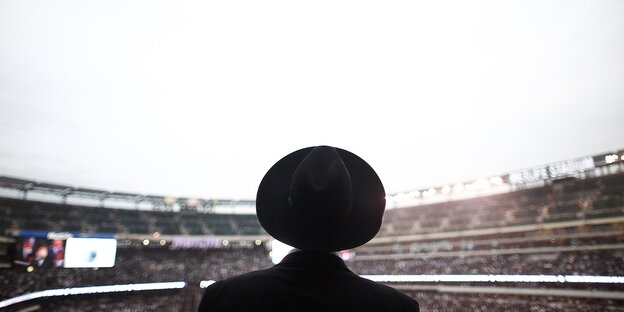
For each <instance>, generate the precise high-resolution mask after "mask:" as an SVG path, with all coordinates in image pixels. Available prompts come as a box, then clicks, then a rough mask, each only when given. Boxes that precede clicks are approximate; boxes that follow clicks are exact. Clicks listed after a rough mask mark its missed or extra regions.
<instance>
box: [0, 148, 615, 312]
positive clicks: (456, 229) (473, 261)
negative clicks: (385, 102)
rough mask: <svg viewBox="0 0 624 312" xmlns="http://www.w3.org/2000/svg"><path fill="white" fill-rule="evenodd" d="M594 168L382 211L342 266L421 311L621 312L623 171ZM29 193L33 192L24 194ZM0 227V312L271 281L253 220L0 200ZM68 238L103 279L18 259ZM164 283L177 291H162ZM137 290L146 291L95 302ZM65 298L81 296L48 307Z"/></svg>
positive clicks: (141, 299)
mask: <svg viewBox="0 0 624 312" xmlns="http://www.w3.org/2000/svg"><path fill="white" fill-rule="evenodd" d="M609 155H611V154H609ZM603 156H604V155H603ZM601 157H602V156H601ZM601 157H594V160H595V161H594V162H593V164H594V165H593V166H591V167H583V166H586V165H587V162H585V163H583V166H580V165H579V166H580V167H579V166H576V167H575V166H573V165H569V166H568V167H570V168H572V167H574V168H577V169H578V168H581V169H579V170H576V169H575V170H573V171H570V172H568V174H567V175H565V176H561V175H559V176H556V178H554V179H547V180H544V181H541V182H540V181H536V180H535V179H534V178H532V177H534V175H533V174H527V172H529V171H527V170H525V171H519V172H516V173H515V175H512V174H510V175H505V176H502V178H500V180H497V179H494V180H492V181H495V182H496V181H498V182H501V183H494V184H507V185H508V186H510V187H508V188H507V189H506V190H505V191H504V192H486V191H484V190H479V192H478V193H479V194H477V195H476V196H465V197H462V198H457V197H455V198H453V197H452V196H447V197H442V196H441V195H443V194H445V193H444V192H443V191H441V190H444V188H443V187H438V188H435V189H436V190H437V192H436V194H437V195H436V196H437V197H436V196H433V197H431V196H430V194H431V193H432V192H431V193H426V194H425V195H423V192H421V191H418V192H417V193H418V195H417V196H419V197H418V198H417V199H416V200H415V201H414V200H412V201H407V202H409V204H408V205H405V204H402V205H399V206H401V208H396V209H387V210H386V214H385V216H384V221H383V224H382V228H381V230H380V232H379V234H378V235H377V237H375V238H374V239H373V240H371V241H370V242H368V243H367V244H366V245H364V246H361V247H358V248H356V249H353V250H349V251H344V252H342V253H341V256H342V257H343V259H345V261H346V264H347V266H348V267H349V268H350V269H351V270H353V271H354V272H355V273H357V274H360V275H363V276H366V277H367V278H371V279H373V280H377V281H380V282H384V283H388V284H389V285H391V286H393V287H396V288H398V289H400V290H401V291H403V292H405V293H406V294H408V295H410V296H412V297H414V298H416V299H417V300H418V301H419V302H420V304H421V311H624V308H623V307H624V164H623V163H622V161H621V160H619V159H620V158H618V159H617V160H614V161H610V162H606V161H603V162H602V163H601V162H599V160H601V159H603V158H604V157H603V158H601ZM618 157H622V155H619V154H618ZM604 159H605V160H606V159H611V160H613V159H614V158H613V157H611V158H604ZM567 164H574V162H568V163H567ZM558 166H559V167H560V166H561V165H558ZM542 167H544V166H542ZM559 167H557V166H552V168H559ZM544 168H547V167H544ZM553 170H554V169H553ZM534 171H535V172H541V171H542V169H539V170H534ZM530 172H533V171H530ZM558 172H559V173H561V172H562V171H561V170H559V171H558ZM512 177H513V178H512ZM512 181H515V182H513V183H518V181H524V182H529V184H527V185H526V187H523V186H521V185H518V184H515V185H512ZM18 182H19V181H18ZM536 182H539V183H536ZM11 183H13V184H11V185H18V183H17V182H15V181H13V182H11ZM20 185H25V184H20ZM498 186H500V185H498ZM37 187H39V188H40V189H44V187H45V186H44V185H39V186H37V185H34V187H33V186H32V185H31V190H32V189H33V188H37ZM51 189H61V190H62V189H63V188H62V187H61V186H58V185H54V187H52V188H51ZM428 189H429V188H427V189H426V190H428ZM427 192H428V191H427ZM94 193H97V192H95V191H94ZM24 194H25V193H24ZM410 194H412V195H413V194H416V192H412V193H410ZM427 194H429V195H427ZM18 195H19V194H18ZM399 195H400V194H395V195H392V196H389V197H390V198H392V197H394V198H393V199H390V200H389V202H391V204H396V203H397V202H398V200H399V199H400V198H402V197H401V196H399ZM450 195H453V194H452V191H451V193H450ZM119 196H121V195H119ZM123 196H126V195H123ZM127 197H128V198H134V195H131V194H130V195H127ZM434 197H435V199H436V200H430V199H432V198H434ZM24 198H25V199H24ZM154 202H155V203H156V206H158V205H160V204H158V203H160V202H165V200H164V199H163V198H161V197H154ZM201 202H202V203H210V201H201ZM184 203H188V200H186V199H185V200H184ZM203 207H205V206H203ZM187 208H188V207H187ZM389 208H392V207H389ZM0 216H1V217H2V218H1V221H0V227H1V228H0V229H1V230H2V231H3V233H4V234H5V236H4V237H1V241H0V247H1V248H0V264H1V265H2V266H3V268H0V277H1V278H0V288H1V289H2V290H1V291H0V309H2V308H3V307H4V308H5V309H9V310H15V311H18V310H23V311H47V310H54V311H85V310H98V309H108V310H110V309H112V310H124V311H149V310H155V309H158V310H161V311H194V310H196V308H197V305H198V303H199V300H200V298H201V295H202V287H205V285H206V284H209V283H210V282H211V281H214V280H221V279H225V278H228V277H231V276H235V275H238V274H241V273H245V272H249V271H253V270H258V269H262V268H267V267H270V266H271V265H272V261H271V256H274V254H272V250H271V241H270V238H269V237H268V236H267V235H266V233H265V232H264V231H263V230H262V228H261V227H260V225H259V223H258V221H257V218H256V217H255V215H253V214H238V213H216V212H215V211H214V209H178V210H176V209H169V210H168V211H163V209H160V210H157V209H116V208H102V207H92V206H88V205H77V204H68V203H58V202H57V203H50V202H45V201H40V200H34V199H33V198H30V197H27V196H12V198H10V197H9V196H6V197H3V198H0ZM76 237H102V238H105V239H113V238H114V239H115V241H116V247H115V248H114V252H113V253H112V255H113V257H114V265H113V266H112V267H92V268H85V267H82V268H67V266H66V267H63V265H59V267H55V265H48V266H44V265H39V264H38V263H37V262H36V260H33V259H31V258H27V257H26V256H25V254H26V253H25V252H24V249H25V248H26V249H28V250H29V251H32V250H34V249H35V247H36V246H37V245H38V244H42V245H44V246H47V247H48V248H49V253H53V249H54V248H61V247H63V248H67V249H69V240H70V239H75V238H76ZM66 239H67V242H65V240H66ZM60 240H62V241H63V242H59V241H60ZM55 241H56V242H55ZM55 244H58V245H55ZM67 251H68V250H67ZM87 256H89V255H87ZM91 256H94V255H91ZM65 260H68V259H67V255H65ZM41 263H45V262H41ZM65 264H67V263H65ZM169 282H181V284H176V285H178V286H175V287H172V288H163V287H161V286H162V285H161V284H162V283H169ZM135 284H141V285H143V284H144V285H156V286H154V288H149V287H152V286H149V287H148V286H145V287H137V286H131V287H130V288H131V289H133V290H134V291H128V290H124V291H123V292H122V291H119V290H102V289H108V288H106V287H108V286H111V285H112V286H111V287H127V285H135ZM124 285H125V286H124ZM180 285H181V286H180ZM104 286H106V287H105V288H97V290H92V291H91V290H90V288H84V287H104ZM75 289H79V290H81V291H83V290H84V289H87V290H88V291H91V292H92V294H86V293H89V292H80V293H81V294H76V295H73V296H66V295H57V294H56V292H57V291H58V292H59V293H60V294H67V292H71V291H74V290H75ZM115 289H116V288H115ZM137 289H142V291H136V290H137ZM150 289H151V290H150ZM51 290H54V292H51ZM72 294H73V293H72ZM11 300H13V301H11Z"/></svg>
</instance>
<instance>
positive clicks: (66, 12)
mask: <svg viewBox="0 0 624 312" xmlns="http://www.w3.org/2000/svg"><path fill="white" fill-rule="evenodd" d="M0 116H1V117H0V175H11V176H17V177H22V178H28V179H34V180H42V181H46V182H57V183H62V184H68V185H77V186H83V187H92V188H101V189H105V190H115V191H124V192H138V193H145V194H156V195H172V196H197V197H205V198H234V199H254V198H255V193H256V190H257V186H258V183H259V182H260V180H261V179H262V177H263V175H264V173H265V172H266V170H268V169H269V167H270V166H271V165H273V163H274V162H276V161H277V160H278V159H280V158H281V157H283V156H284V155H286V154H288V153H290V152H291V151H294V150H296V149H299V148H303V147H306V146H311V145H319V144H325V145H334V146H338V147H342V148H345V149H348V150H350V151H352V152H354V153H356V154H358V155H359V156H361V157H362V158H364V159H365V160H367V161H368V162H369V163H370V164H371V165H372V166H373V168H375V169H376V170H377V173H378V174H379V176H380V177H381V179H382V181H383V182H384V184H385V187H386V191H387V192H388V193H396V192H399V191H405V190H411V189H415V188H420V187H427V186H432V185H441V184H445V183H453V182H457V181H463V180H466V179H472V178H478V177H482V176H491V175H496V174H502V173H506V172H509V171H511V170H514V169H521V168H526V167H531V166H536V165H541V164H545V163H549V162H554V161H559V160H565V159H569V158H575V157H579V156H586V155H592V154H597V153H602V152H609V151H614V150H617V149H620V148H622V147H624V139H623V134H624V122H623V120H624V118H623V117H624V1H620V0H613V1H601V0H587V1H574V0H564V1H543V0H540V1H526V0H522V1H465V0H464V1H438V0H436V1H340V0H331V1H292V0H288V1H157V0H149V1H128V0H118V1H113V0H111V1H94V0H75V1H19V0H0Z"/></svg>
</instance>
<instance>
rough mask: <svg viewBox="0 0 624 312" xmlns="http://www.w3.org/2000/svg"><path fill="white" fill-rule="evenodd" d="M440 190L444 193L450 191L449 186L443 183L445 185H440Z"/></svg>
mask: <svg viewBox="0 0 624 312" xmlns="http://www.w3.org/2000/svg"><path fill="white" fill-rule="evenodd" d="M441 192H442V194H444V195H446V194H448V193H450V192H451V187H450V186H448V185H445V186H443V187H442V190H441Z"/></svg>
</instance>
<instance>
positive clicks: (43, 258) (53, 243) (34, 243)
mask: <svg viewBox="0 0 624 312" xmlns="http://www.w3.org/2000/svg"><path fill="white" fill-rule="evenodd" d="M65 248H66V247H65V240H62V239H45V238H35V237H20V238H19V239H17V244H16V246H15V259H14V263H15V264H16V265H23V266H34V267H38V268H62V267H64V262H65Z"/></svg>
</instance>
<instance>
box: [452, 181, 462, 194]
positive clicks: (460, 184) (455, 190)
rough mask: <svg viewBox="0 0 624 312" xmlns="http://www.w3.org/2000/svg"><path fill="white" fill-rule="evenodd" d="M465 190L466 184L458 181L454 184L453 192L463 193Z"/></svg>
mask: <svg viewBox="0 0 624 312" xmlns="http://www.w3.org/2000/svg"><path fill="white" fill-rule="evenodd" d="M463 191H464V184H463V183H457V184H455V186H453V192H454V193H461V192H463Z"/></svg>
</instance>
